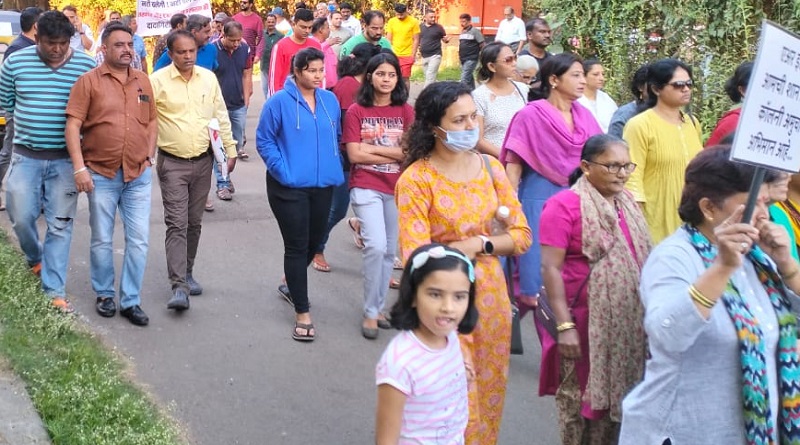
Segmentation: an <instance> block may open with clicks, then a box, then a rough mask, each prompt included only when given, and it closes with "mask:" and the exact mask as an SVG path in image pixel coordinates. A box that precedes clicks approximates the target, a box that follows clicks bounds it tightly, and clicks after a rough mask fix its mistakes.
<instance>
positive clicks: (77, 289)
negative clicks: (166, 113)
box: [0, 85, 558, 445]
mask: <svg viewBox="0 0 800 445" xmlns="http://www.w3.org/2000/svg"><path fill="white" fill-rule="evenodd" d="M256 87H257V88H255V90H256V97H255V98H254V101H253V104H252V106H251V107H250V112H249V116H248V128H247V135H248V138H249V141H250V142H249V143H248V145H247V149H248V151H249V152H250V154H251V159H250V161H249V162H240V163H239V164H238V165H237V168H236V172H235V173H234V176H233V180H234V182H235V184H236V194H235V195H234V200H233V201H230V202H222V201H219V200H217V199H216V197H215V198H214V202H215V204H216V211H215V212H213V213H206V215H205V218H204V221H203V234H202V238H201V243H200V252H199V254H198V260H197V264H196V266H195V277H196V278H197V279H198V280H199V281H200V282H201V283H202V284H203V285H204V287H205V292H204V294H203V295H202V296H199V297H193V298H192V301H191V304H192V306H191V310H189V311H187V312H185V313H183V314H180V315H178V314H175V313H173V312H170V311H168V310H167V309H166V302H167V300H168V299H169V296H170V289H169V282H168V280H167V276H166V266H165V256H164V231H165V228H164V223H163V211H162V206H161V196H160V194H159V189H158V185H157V184H156V186H155V187H154V191H153V210H152V216H151V237H150V241H151V243H150V253H149V258H148V265H147V272H146V277H145V286H144V290H143V296H142V298H143V308H144V310H145V311H146V312H147V313H148V315H149V316H150V326H149V327H147V328H144V329H142V328H137V327H134V326H132V325H131V324H129V323H128V322H127V320H125V319H123V318H120V317H119V316H117V317H115V318H112V319H104V318H101V317H99V316H98V315H96V314H95V312H94V295H93V292H92V289H91V284H90V282H89V270H88V263H89V227H88V218H89V215H88V208H87V205H88V203H87V201H86V197H85V195H82V196H81V198H80V200H79V204H78V216H77V219H76V223H75V232H74V237H73V244H72V256H71V261H70V275H69V283H68V291H69V292H70V294H72V295H73V297H72V299H73V303H74V304H75V305H76V307H77V309H78V311H79V312H80V313H82V314H85V316H84V318H85V319H86V321H87V322H88V323H89V324H90V325H91V326H92V327H93V328H95V329H96V331H97V332H98V333H99V334H100V335H101V336H102V337H103V338H104V340H105V341H106V342H107V343H109V344H110V345H111V346H112V347H113V348H115V349H116V350H118V351H119V352H120V353H121V354H122V355H123V356H124V357H126V358H127V359H128V360H129V361H130V363H131V370H132V373H133V375H134V379H135V380H136V381H138V382H140V383H141V384H142V385H143V386H144V387H145V388H146V389H147V390H148V391H150V392H151V393H152V394H153V396H154V398H155V399H156V400H158V401H159V403H161V404H163V405H164V406H165V407H167V409H168V410H169V411H170V412H171V414H172V415H173V416H174V417H175V418H176V419H178V420H179V422H180V423H181V424H182V425H183V426H184V427H185V430H186V434H187V436H188V438H189V441H190V442H191V443H194V444H200V445H227V444H252V445H260V444H267V445H272V444H292V445H308V444H331V445H339V444H342V445H344V444H367V443H372V442H373V441H374V439H373V436H374V412H375V387H374V367H375V363H376V362H377V360H378V358H379V356H380V354H381V352H382V351H383V349H384V347H385V346H386V344H387V342H388V341H389V340H390V338H391V336H392V335H393V333H391V332H389V331H383V332H381V337H380V338H379V339H378V340H377V341H367V340H365V339H363V338H362V337H361V335H360V320H361V309H360V308H361V305H362V297H361V277H360V265H361V256H360V252H359V251H358V250H357V249H356V248H355V247H354V246H353V244H352V241H351V235H350V232H349V229H348V228H347V225H346V224H340V225H339V226H338V227H336V229H335V230H334V232H333V234H332V236H331V242H330V244H329V247H328V251H327V255H326V256H327V258H328V261H329V262H330V263H331V265H332V267H333V272H332V273H327V274H325V273H320V272H316V271H314V270H311V269H309V276H310V295H311V301H312V305H313V307H312V315H313V317H314V322H315V325H316V326H317V332H318V334H317V340H316V341H315V342H314V343H313V344H300V343H298V342H295V341H293V340H292V339H291V338H290V332H291V326H292V321H293V311H292V309H291V308H290V307H289V306H288V305H287V304H286V303H285V302H284V301H283V300H281V299H280V298H279V297H278V294H277V292H276V286H277V284H278V282H279V279H280V277H281V274H282V252H283V250H282V249H283V247H282V241H281V237H280V234H279V231H278V227H277V224H276V222H275V219H274V217H273V216H272V213H271V212H270V210H269V206H268V204H267V199H266V192H265V183H264V171H265V168H264V165H263V163H262V162H261V160H260V158H259V157H258V156H257V155H255V156H254V153H255V150H254V148H253V147H254V141H255V126H256V122H257V119H258V115H259V113H260V110H261V105H262V103H263V98H261V97H260V91H261V89H260V88H258V85H256ZM156 182H157V181H156ZM0 221H2V224H3V225H4V226H5V227H6V228H7V229H8V219H7V217H0ZM120 232H121V230H119V229H118V230H117V241H116V243H117V244H116V247H117V251H116V252H117V257H116V261H117V270H118V271H119V267H120V263H121V258H122V250H121V249H122V238H121V233H120ZM523 333H524V342H525V347H526V351H527V352H526V354H525V355H523V356H514V357H512V359H511V373H510V374H511V375H510V380H509V385H508V396H507V397H506V407H505V417H504V422H503V426H502V431H501V440H500V443H501V444H508V445H512V444H513V445H516V444H556V443H558V438H557V437H558V435H557V420H556V417H555V407H554V404H553V402H552V398H547V399H541V398H539V397H538V396H537V395H536V391H537V387H538V372H539V346H538V342H537V340H536V338H535V334H534V333H533V325H532V321H531V318H530V316H528V318H527V319H526V320H525V325H524V327H523Z"/></svg>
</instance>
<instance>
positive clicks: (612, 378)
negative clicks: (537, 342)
mask: <svg viewBox="0 0 800 445" xmlns="http://www.w3.org/2000/svg"><path fill="white" fill-rule="evenodd" d="M635 169H636V164H633V163H631V158H630V155H629V154H628V146H627V145H626V144H625V142H623V141H622V140H621V139H619V138H617V137H614V136H606V135H598V136H592V137H591V138H589V140H587V141H586V144H585V145H584V146H583V150H582V153H581V163H580V166H579V167H578V168H577V169H576V170H575V172H574V173H573V174H572V176H571V177H570V184H572V187H571V188H570V189H568V190H564V191H561V192H559V193H558V194H556V195H554V196H553V197H552V198H550V199H549V200H548V201H547V203H546V204H545V206H544V210H543V211H542V219H541V221H540V225H539V227H540V231H539V235H540V236H539V239H540V241H541V244H542V278H543V280H544V285H545V289H546V290H547V296H548V302H549V303H550V306H551V307H552V308H553V312H554V314H555V316H556V321H557V327H558V331H559V334H558V338H557V339H553V338H550V337H549V334H545V335H544V336H543V338H542V365H541V368H540V369H541V375H540V379H539V382H540V388H539V394H540V395H555V396H556V406H557V407H558V417H559V423H560V430H561V443H562V444H564V445H581V444H611V443H616V438H617V435H618V434H619V421H620V404H621V403H622V397H623V396H624V395H625V394H626V393H627V392H628V391H629V390H630V389H631V388H633V386H634V385H636V384H637V383H639V381H640V380H641V378H642V372H643V371H644V361H645V350H646V340H645V335H644V328H643V327H642V316H643V314H644V309H643V308H642V303H641V301H640V299H639V273H640V271H641V270H642V265H643V264H644V261H645V260H646V259H647V255H648V254H649V253H650V246H651V244H650V235H649V231H648V229H647V223H646V222H645V219H644V215H643V214H642V211H641V210H640V209H639V206H638V205H637V204H636V200H635V199H634V198H633V195H632V194H631V193H630V192H628V191H626V190H625V182H626V181H627V180H628V177H629V176H630V174H631V173H632V172H633V170H635Z"/></svg>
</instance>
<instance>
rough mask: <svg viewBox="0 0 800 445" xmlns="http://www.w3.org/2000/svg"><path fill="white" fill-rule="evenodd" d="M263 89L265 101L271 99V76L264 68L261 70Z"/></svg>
mask: <svg viewBox="0 0 800 445" xmlns="http://www.w3.org/2000/svg"><path fill="white" fill-rule="evenodd" d="M261 90H262V91H264V102H265V103H266V102H267V99H269V76H267V73H266V72H265V71H264V70H261Z"/></svg>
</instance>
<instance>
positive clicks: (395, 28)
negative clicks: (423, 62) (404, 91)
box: [386, 3, 419, 87]
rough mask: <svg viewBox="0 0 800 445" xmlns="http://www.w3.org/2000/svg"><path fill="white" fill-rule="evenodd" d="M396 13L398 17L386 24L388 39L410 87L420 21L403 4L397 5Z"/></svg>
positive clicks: (395, 7)
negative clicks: (409, 13)
mask: <svg viewBox="0 0 800 445" xmlns="http://www.w3.org/2000/svg"><path fill="white" fill-rule="evenodd" d="M394 11H395V12H396V13H397V15H396V16H395V17H392V18H390V19H389V21H388V22H387V23H386V38H387V39H389V42H391V43H392V51H394V55H396V56H397V59H398V60H399V61H400V74H401V75H402V76H403V82H405V83H406V87H408V86H409V81H408V79H409V77H411V67H412V66H413V65H414V58H415V57H417V48H419V20H417V19H415V18H414V17H411V16H410V15H408V10H407V8H406V5H404V4H402V3H398V4H396V5H395V6H394Z"/></svg>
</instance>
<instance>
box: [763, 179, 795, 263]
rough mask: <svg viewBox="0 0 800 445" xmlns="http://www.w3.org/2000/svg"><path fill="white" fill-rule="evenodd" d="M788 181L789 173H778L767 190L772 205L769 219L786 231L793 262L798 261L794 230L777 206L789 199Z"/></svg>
mask: <svg viewBox="0 0 800 445" xmlns="http://www.w3.org/2000/svg"><path fill="white" fill-rule="evenodd" d="M789 179H791V176H790V175H789V173H786V172H779V173H778V177H777V178H776V179H775V180H774V181H772V182H770V183H769V184H767V185H768V188H769V200H770V202H772V203H773V204H772V205H770V206H769V219H770V220H771V221H772V222H774V223H775V224H778V225H781V226H783V227H786V231H787V232H789V238H790V239H791V241H792V243H791V251H792V258H794V260H795V261H800V258H798V256H797V239H795V235H794V230H793V229H792V222H791V220H790V219H789V215H788V214H787V213H786V210H784V209H783V208H782V207H780V206H779V205H778V204H777V203H779V202H783V201H786V200H787V199H788V198H789Z"/></svg>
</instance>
